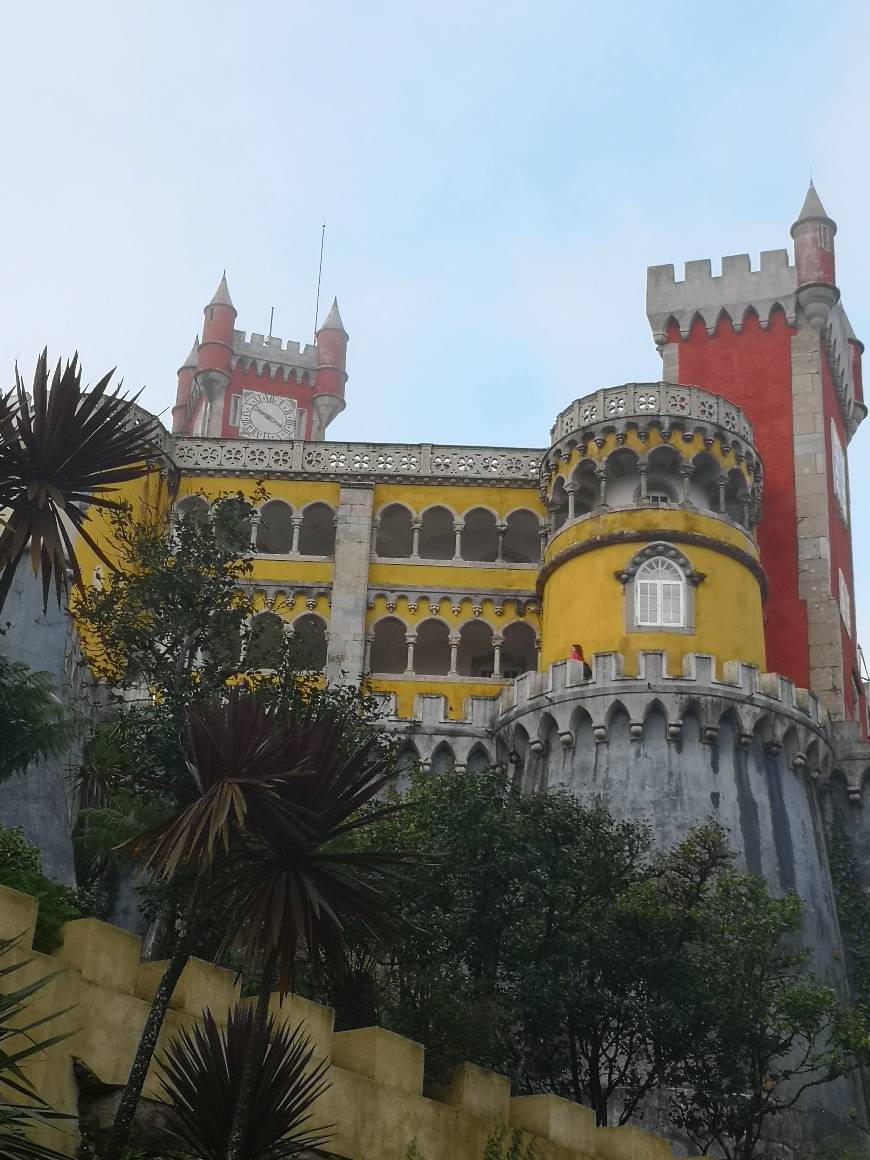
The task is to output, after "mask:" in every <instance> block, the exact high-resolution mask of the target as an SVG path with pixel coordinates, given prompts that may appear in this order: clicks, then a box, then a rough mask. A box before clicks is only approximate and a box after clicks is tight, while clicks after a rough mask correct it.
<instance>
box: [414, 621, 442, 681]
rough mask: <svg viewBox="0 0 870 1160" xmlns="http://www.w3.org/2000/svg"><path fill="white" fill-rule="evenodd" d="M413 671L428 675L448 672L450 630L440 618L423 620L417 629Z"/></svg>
mask: <svg viewBox="0 0 870 1160" xmlns="http://www.w3.org/2000/svg"><path fill="white" fill-rule="evenodd" d="M414 672H415V673H421V674H424V675H426V676H430V677H440V676H444V675H445V674H447V673H449V672H450V630H449V629H448V628H447V625H446V624H445V623H444V622H443V621H442V620H424V621H423V623H422V624H421V625H420V626H419V628H418V629H417V643H416V646H415V650H414Z"/></svg>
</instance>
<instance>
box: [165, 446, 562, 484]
mask: <svg viewBox="0 0 870 1160" xmlns="http://www.w3.org/2000/svg"><path fill="white" fill-rule="evenodd" d="M172 455H173V458H174V460H175V462H176V463H177V465H178V466H179V467H180V468H182V469H183V470H185V471H197V472H199V473H201V474H202V475H237V474H262V473H264V472H265V473H268V474H280V473H283V472H286V473H287V474H288V475H306V476H319V477H321V478H326V479H346V478H352V479H430V480H431V479H474V480H486V481H489V482H491V483H519V484H522V483H528V484H536V483H537V479H538V472H539V469H540V465H541V457H542V455H543V452H542V451H541V450H535V449H530V448H513V447H457V446H443V445H436V444H431V443H312V442H306V441H303V440H295V441H293V442H279V441H277V440H275V441H272V440H257V439H196V438H188V437H176V439H175V440H174V445H173V449H172Z"/></svg>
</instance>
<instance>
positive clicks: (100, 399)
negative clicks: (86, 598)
mask: <svg viewBox="0 0 870 1160" xmlns="http://www.w3.org/2000/svg"><path fill="white" fill-rule="evenodd" d="M113 373H114V372H111V371H110V372H109V374H107V375H104V376H103V378H101V379H100V381H99V382H98V383H97V384H96V386H94V387H92V388H91V389H90V390H88V391H86V392H83V391H82V383H81V380H82V374H81V368H80V367H79V365H78V356H77V355H74V356H73V358H72V360H71V361H70V362H67V364H66V365H65V366H64V367H63V369H61V364H60V362H58V364H57V366H56V367H55V370H54V374H53V375H52V378H51V386H50V387H49V374H48V351H47V350H43V352H42V354H41V355H40V356H39V359H38V360H37V363H36V371H35V373H34V376H33V399H32V407H31V404H30V401H29V400H28V398H27V393H26V391H25V389H24V383H23V381H22V379H21V376H20V375H19V373H18V369H17V368H16V370H15V389H14V396H13V397H11V398H10V396H6V397H5V398H4V399H3V400H2V401H0V528H2V530H0V608H2V607H3V603H4V601H5V598H6V595H7V594H8V591H9V588H10V586H11V584H12V578H13V576H14V575H15V570H16V568H17V566H18V563H19V561H20V560H21V559H22V557H23V556H24V554H25V552H26V551H27V550H28V544H29V545H30V558H31V563H32V566H33V571H34V574H36V573H37V572H39V573H41V576H42V598H43V608H47V606H48V592H49V588H50V586H51V582H52V579H54V585H55V591H56V594H57V600H58V603H60V599H61V594H62V592H63V591H64V589H65V588H66V582H67V580H66V570H67V567H69V569H70V570H71V572H72V575H73V579H74V580H75V581H76V582H80V580H81V569H80V567H79V563H78V560H77V558H76V554H75V550H74V548H73V543H72V536H71V533H73V532H78V534H79V535H80V536H81V537H82V539H83V540H84V541H85V543H87V544H88V545H89V546H90V547H91V548H92V549H93V551H94V552H95V553H96V554H97V556H98V557H99V558H100V559H101V560H103V562H104V563H106V564H107V565H108V566H109V567H112V564H111V561H110V560H108V559H107V558H106V556H105V555H104V553H103V550H102V549H101V547H100V546H99V544H98V543H97V541H96V540H95V539H94V538H93V537H92V536H91V535H90V533H89V532H88V529H87V520H88V511H87V508H88V506H89V505H93V506H95V507H102V508H119V507H120V506H121V505H120V504H119V503H118V501H117V500H113V499H111V498H110V494H111V492H113V491H114V490H115V488H116V485H117V484H119V483H124V482H126V481H127V480H131V479H136V478H137V477H138V476H140V475H142V474H144V472H145V471H146V469H147V466H146V465H147V460H148V459H149V457H151V456H152V455H153V454H154V451H155V449H156V444H155V438H156V425H155V423H154V422H149V423H145V424H140V423H139V422H137V420H136V414H135V406H136V399H135V398H133V399H126V398H123V397H121V396H120V394H119V391H118V390H117V389H116V390H114V391H111V392H110V391H109V383H110V381H111V378H112V374H113ZM4 509H5V512H4Z"/></svg>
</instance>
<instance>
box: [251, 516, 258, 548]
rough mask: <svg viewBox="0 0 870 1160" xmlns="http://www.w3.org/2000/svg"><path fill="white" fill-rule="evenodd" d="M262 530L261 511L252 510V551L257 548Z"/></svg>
mask: <svg viewBox="0 0 870 1160" xmlns="http://www.w3.org/2000/svg"><path fill="white" fill-rule="evenodd" d="M259 531H260V513H259V512H251V551H252V552H256V550H257V535H258V534H259Z"/></svg>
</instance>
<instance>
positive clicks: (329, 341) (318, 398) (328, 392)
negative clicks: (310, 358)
mask: <svg viewBox="0 0 870 1160" xmlns="http://www.w3.org/2000/svg"><path fill="white" fill-rule="evenodd" d="M347 339H348V334H347V331H346V330H345V329H344V323H343V322H342V321H341V315H340V314H339V312H338V299H336V298H334V299H333V300H332V306H331V307H330V309H329V313H328V314H327V316H326V318H325V319H324V320H323V325H322V326H321V327H320V329H319V330H318V331H317V334H316V335H315V339H314V340H315V342H316V344H317V370H316V373H315V379H314V391H313V394H312V397H311V407H312V411H313V415H312V425H311V438H312V439H322V438H323V436H324V433H325V431H326V428H327V427H328V426H329V424H330V423H331V422H332V420H333V419H334V418H335V416H336V415H340V414H341V412H342V411H343V410H344V407H345V402H344V385H345V383H346V382H347V371H346V369H345V368H346V366H347Z"/></svg>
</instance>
